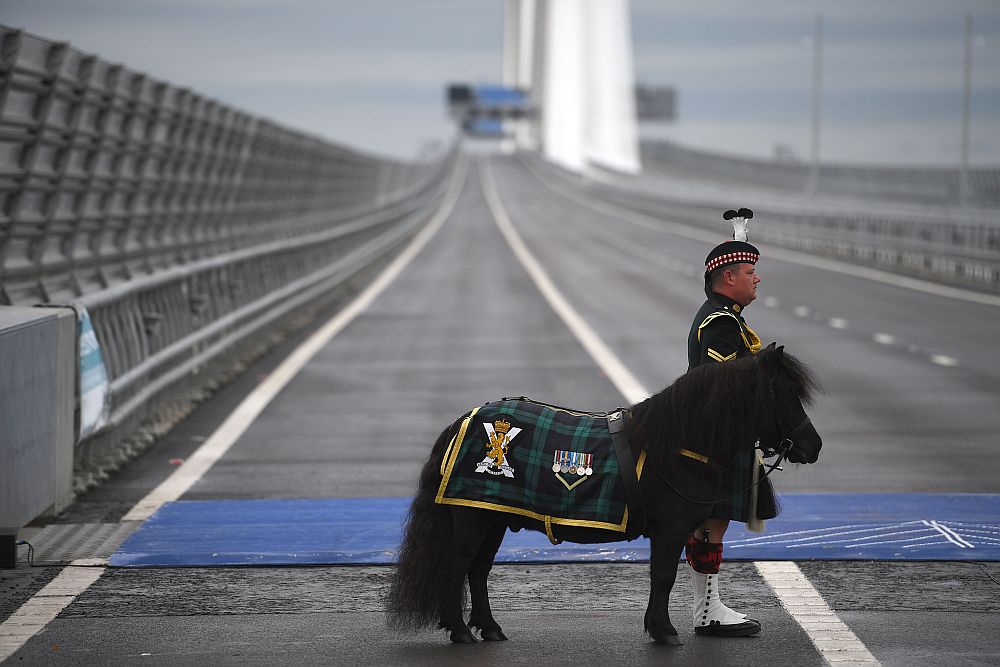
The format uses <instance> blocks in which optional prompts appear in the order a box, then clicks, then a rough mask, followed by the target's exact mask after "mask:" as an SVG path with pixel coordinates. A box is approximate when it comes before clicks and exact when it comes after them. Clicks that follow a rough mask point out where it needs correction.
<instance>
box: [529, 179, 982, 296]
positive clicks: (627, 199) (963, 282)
mask: <svg viewBox="0 0 1000 667" xmlns="http://www.w3.org/2000/svg"><path fill="white" fill-rule="evenodd" d="M531 163H532V165H533V166H534V167H535V168H536V169H545V170H546V171H547V173H549V174H550V175H552V176H554V177H558V178H560V179H561V180H563V181H564V182H566V183H567V184H569V185H572V186H574V187H577V188H581V189H584V190H586V191H588V192H589V193H591V194H592V195H594V196H596V197H598V198H600V199H604V200H607V201H610V202H614V203H617V204H620V205H622V206H626V207H628V208H632V209H636V210H639V211H642V212H644V213H648V214H649V215H651V216H653V217H658V218H664V219H669V220H671V221H676V222H682V223H685V224H690V225H692V226H696V227H701V228H704V229H711V230H713V232H716V233H722V232H723V231H724V230H723V227H722V221H721V218H720V215H721V212H722V211H724V210H726V209H729V208H735V207H741V206H747V207H749V208H752V209H753V210H754V211H755V221H754V226H753V229H754V232H753V238H754V239H756V240H757V241H763V242H765V243H773V244H775V245H778V246H783V247H786V248H793V249H797V250H803V251H805V252H808V253H812V254H816V255H826V256H830V257H835V258H838V259H843V260H846V261H849V262H853V263H856V264H859V265H863V266H870V267H874V268H879V269H883V270H886V271H891V272H895V273H900V274H905V275H911V276H914V277H921V278H925V279H928V280H932V281H936V282H940V283H944V284H950V285H954V286H960V287H971V288H974V289H977V290H981V291H984V292H992V293H1000V218H998V217H997V215H996V213H995V211H993V210H992V209H990V208H977V207H964V208H963V207H958V206H932V205H927V204H918V203H914V202H912V201H911V202H892V203H886V202H884V201H877V200H865V199H863V198H859V197H857V196H834V195H826V196H808V195H804V194H802V193H793V192H788V191H785V192H776V191H774V190H773V189H769V188H764V187H761V186H758V185H751V186H747V185H739V186H737V185H735V184H732V183H726V184H720V183H718V182H716V181H711V180H708V181H702V180H699V179H698V178H697V175H696V174H697V172H695V174H694V175H692V174H691V173H690V172H683V173H684V178H677V177H674V176H670V175H666V174H664V173H663V172H660V171H657V170H656V169H655V168H654V169H653V170H651V171H649V172H645V173H643V174H642V175H640V176H625V175H621V174H614V173H611V172H606V171H600V170H593V171H591V172H590V173H588V174H587V175H586V176H583V177H580V176H576V175H572V174H569V173H567V172H564V171H562V170H558V169H556V168H554V167H551V166H547V165H544V164H543V163H541V162H540V161H538V160H532V161H531Z"/></svg>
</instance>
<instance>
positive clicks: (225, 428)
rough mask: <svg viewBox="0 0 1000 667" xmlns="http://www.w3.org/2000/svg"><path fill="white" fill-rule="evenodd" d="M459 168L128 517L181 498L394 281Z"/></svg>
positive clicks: (434, 220)
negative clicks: (328, 314)
mask: <svg viewBox="0 0 1000 667" xmlns="http://www.w3.org/2000/svg"><path fill="white" fill-rule="evenodd" d="M460 159H462V160H463V162H462V164H461V165H460V166H459V167H457V168H456V169H455V172H454V174H453V175H452V181H451V183H450V184H449V187H448V192H447V193H446V194H445V198H444V199H443V200H442V202H441V206H440V207H439V208H438V210H437V212H436V213H435V214H434V216H432V217H431V219H430V220H429V221H428V223H427V225H426V226H425V227H424V228H423V229H421V230H420V232H419V233H417V235H416V236H414V237H413V240H412V241H410V244H409V245H408V246H407V247H406V249H405V250H403V252H402V253H400V254H399V255H398V256H397V257H396V258H395V259H394V260H393V261H392V263H391V264H389V266H387V267H386V268H385V270H383V271H382V273H381V274H379V276H378V278H376V279H375V281H374V282H372V283H371V284H370V285H368V287H366V288H365V290H364V291H363V292H361V294H359V295H358V296H357V297H355V299H354V300H353V301H352V302H351V303H350V304H348V305H347V306H346V307H345V308H344V309H343V310H341V311H340V312H339V313H337V314H336V315H335V316H334V317H333V318H331V319H330V320H329V321H328V322H327V323H326V324H324V325H323V326H322V327H321V328H320V329H319V330H318V331H316V332H315V333H314V334H313V335H312V336H310V337H309V339H308V340H306V341H304V342H303V343H302V344H301V345H299V347H298V348H296V349H295V351H293V352H292V353H291V354H290V355H289V356H288V357H287V358H285V360H284V361H283V362H281V365H279V366H278V367H277V368H275V369H274V371H273V372H271V374H270V375H268V376H267V378H265V379H264V381H263V382H261V383H260V384H259V385H258V386H257V387H256V388H254V390H253V391H252V392H250V394H249V395H247V397H246V398H244V399H243V401H242V402H241V403H240V404H239V405H238V406H237V407H236V409H235V410H234V411H233V412H232V413H231V414H230V415H229V417H227V418H226V420H225V421H224V422H223V423H222V424H221V425H220V426H219V427H218V428H217V429H216V430H215V432H214V433H212V435H211V436H209V437H208V438H207V439H206V440H205V442H203V443H202V444H201V446H200V447H198V449H197V450H195V452H194V453H193V454H192V455H191V456H189V457H188V458H187V460H186V461H185V462H184V464H183V465H181V466H180V467H179V468H177V470H175V471H174V472H173V474H172V475H170V477H168V478H167V479H165V480H164V481H163V482H162V483H161V484H160V485H159V486H157V487H156V488H155V489H153V490H152V491H150V492H149V493H148V494H147V495H146V497H145V498H143V499H142V500H140V501H139V502H138V503H136V504H135V506H134V507H133V508H132V509H131V510H129V512H128V514H126V515H125V516H124V517H123V519H122V520H123V521H145V520H146V519H148V518H149V517H151V516H152V515H153V514H154V513H155V512H156V510H158V509H160V507H161V506H162V505H163V504H164V503H167V502H171V501H174V500H177V499H178V498H180V497H181V496H182V495H184V493H185V492H187V490H188V489H190V488H191V487H192V486H193V485H194V484H195V483H196V482H197V481H198V480H199V479H201V478H202V476H203V475H204V474H205V473H206V472H207V471H208V470H209V468H211V467H212V466H213V465H215V462H216V461H218V460H219V459H220V458H222V456H223V455H224V454H225V453H226V452H227V451H229V449H230V447H232V446H233V444H234V443H235V442H236V441H237V440H238V439H239V438H240V436H242V435H243V433H244V432H246V430H247V429H248V428H249V427H250V425H251V424H252V423H253V422H254V420H255V419H257V417H258V416H259V415H260V413H261V412H263V410H264V408H266V407H267V406H268V404H270V402H271V401H272V400H274V398H275V396H277V395H278V393H279V392H281V390H282V389H284V388H285V385H287V384H288V383H289V382H290V381H291V380H292V379H293V378H294V377H295V376H296V375H298V373H299V371H301V370H302V368H303V367H304V366H305V365H306V364H307V363H309V360H310V359H312V358H313V356H315V355H316V353H317V352H319V351H320V350H321V349H323V348H324V347H325V346H326V345H327V344H328V343H329V342H330V341H331V340H332V339H333V337H334V336H336V335H337V334H339V333H340V332H341V331H343V329H344V327H346V326H347V325H348V324H350V323H351V322H352V321H354V319H355V318H356V317H357V316H358V315H360V314H361V313H362V312H364V311H365V310H366V309H367V308H368V307H369V306H370V305H371V304H372V302H373V301H375V299H376V298H378V296H379V295H380V294H382V292H384V291H385V289H386V288H387V287H388V286H389V285H390V284H391V283H392V281H394V280H395V279H396V278H397V276H399V274H400V273H401V272H402V271H403V269H405V268H406V266H407V265H408V264H409V263H410V262H411V261H412V260H413V258H414V257H416V255H417V253H419V252H420V250H421V249H422V248H423V247H424V246H425V245H426V244H427V242H428V241H429V240H430V239H431V237H433V236H434V234H436V233H437V231H438V230H439V229H440V228H441V225H442V224H444V221H445V220H446V219H447V218H448V216H449V215H450V214H451V211H452V209H453V208H454V207H455V202H456V201H458V195H459V193H460V192H461V190H462V183H463V182H464V180H465V173H466V171H467V159H468V158H460Z"/></svg>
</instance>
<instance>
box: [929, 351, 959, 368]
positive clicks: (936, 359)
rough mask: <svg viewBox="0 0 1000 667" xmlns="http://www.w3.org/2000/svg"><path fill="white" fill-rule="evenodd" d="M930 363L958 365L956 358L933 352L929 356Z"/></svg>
mask: <svg viewBox="0 0 1000 667" xmlns="http://www.w3.org/2000/svg"><path fill="white" fill-rule="evenodd" d="M931 363H935V364H937V365H938V366H948V367H951V366H958V359H956V358H955V357H949V356H946V355H943V354H935V355H933V356H931Z"/></svg>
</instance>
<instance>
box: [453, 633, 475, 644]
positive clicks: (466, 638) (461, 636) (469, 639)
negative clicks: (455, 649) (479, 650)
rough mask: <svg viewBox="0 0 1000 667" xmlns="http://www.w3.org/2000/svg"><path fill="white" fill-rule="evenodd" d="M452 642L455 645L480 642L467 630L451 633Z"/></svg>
mask: <svg viewBox="0 0 1000 667" xmlns="http://www.w3.org/2000/svg"><path fill="white" fill-rule="evenodd" d="M451 641H452V642H453V643H455V644H475V643H476V642H478V641H479V640H478V639H476V638H475V637H473V636H472V633H471V632H469V631H468V630H466V631H465V632H453V633H451Z"/></svg>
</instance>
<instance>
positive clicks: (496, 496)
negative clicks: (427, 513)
mask: <svg viewBox="0 0 1000 667" xmlns="http://www.w3.org/2000/svg"><path fill="white" fill-rule="evenodd" d="M607 418H608V413H600V412H573V411H570V410H566V409H565V408H557V407H554V406H550V405H545V404H542V403H536V402H534V401H529V400H527V399H504V400H500V401H495V402H493V403H487V404H486V405H484V406H483V407H481V408H478V409H476V410H474V411H472V413H470V414H469V416H468V417H466V418H465V420H464V421H463V423H462V425H461V427H460V429H459V431H458V433H457V434H456V435H455V437H454V439H453V440H452V442H451V444H450V445H449V447H448V449H447V451H446V452H445V455H444V459H443V460H442V463H441V485H440V487H439V489H438V493H437V497H436V499H435V500H436V502H438V503H442V504H448V505H465V506H471V507H480V508H484V509H492V510H497V511H501V512H509V513H512V514H518V515H521V516H524V517H528V518H531V519H535V520H538V521H541V522H542V523H544V524H545V531H546V533H547V534H548V535H549V538H550V539H553V533H552V528H551V526H552V525H553V524H554V525H556V526H576V527H582V528H597V529H603V530H612V531H617V532H621V533H624V532H626V529H627V527H628V509H627V506H626V499H625V486H624V482H623V481H622V477H621V471H620V468H619V463H618V458H617V457H616V456H615V451H614V445H613V442H612V439H611V434H610V433H609V431H608V421H607ZM644 460H645V455H642V456H640V459H639V461H638V462H637V464H636V475H637V476H639V475H641V472H642V464H643V462H644ZM553 464H557V465H560V466H561V467H560V470H559V472H555V471H554V470H553ZM574 464H579V465H574ZM566 467H570V468H583V469H584V470H585V471H586V470H587V469H588V468H589V469H590V470H591V473H592V474H590V475H587V474H582V475H581V474H579V473H578V471H576V470H574V471H573V472H569V471H567V470H566Z"/></svg>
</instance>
